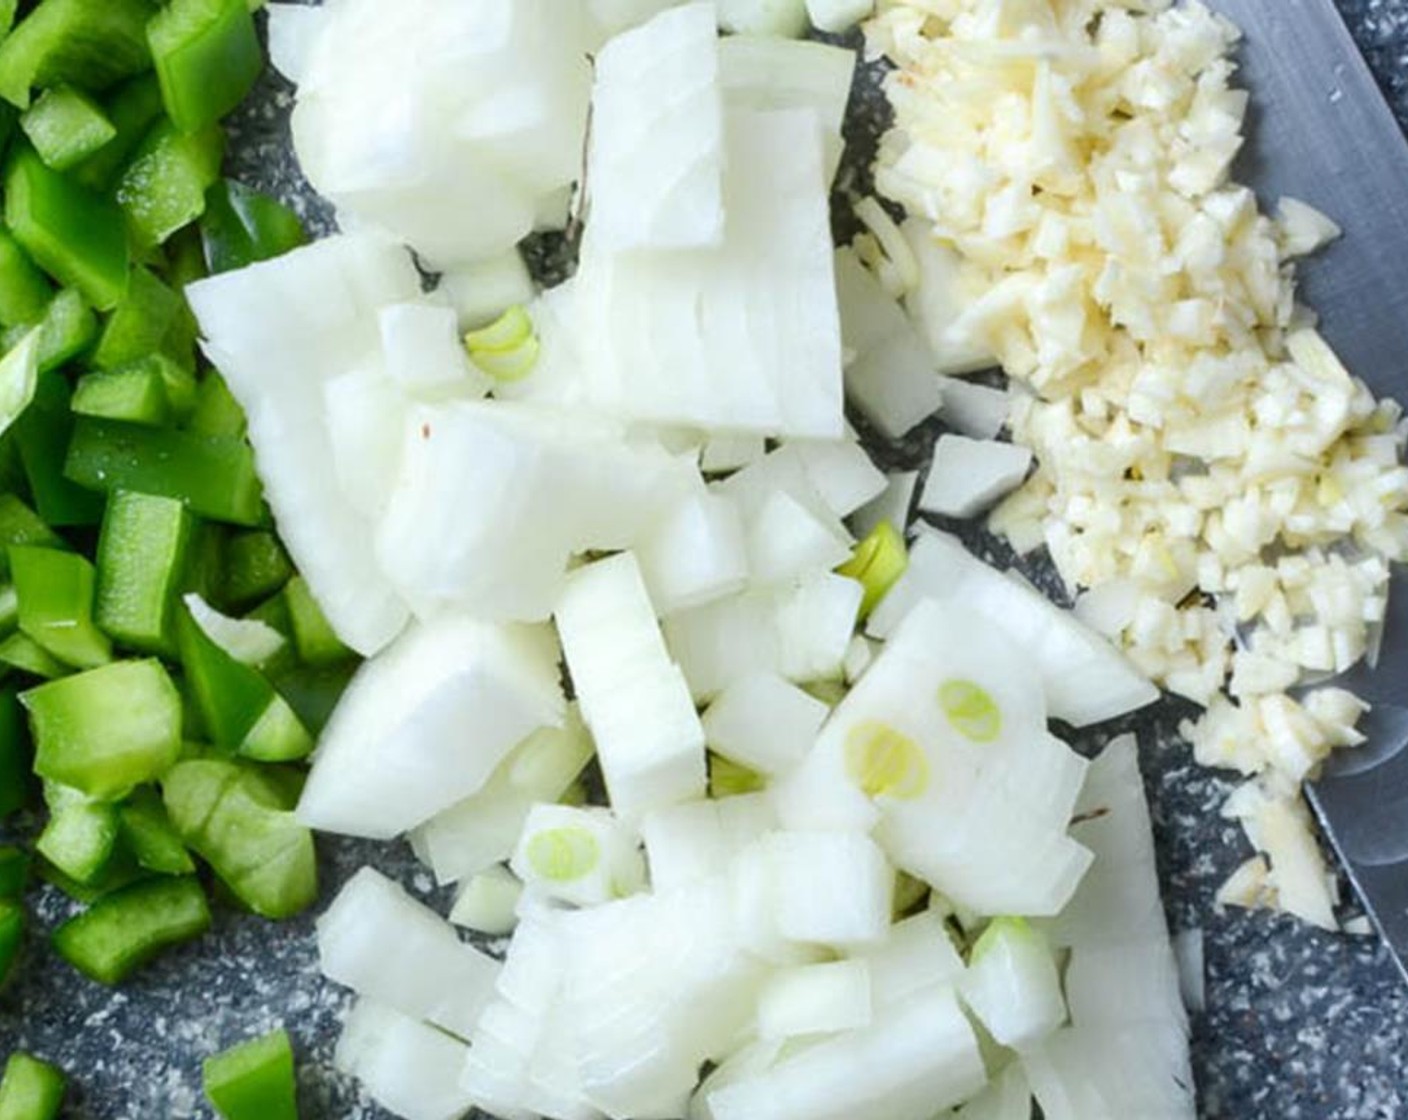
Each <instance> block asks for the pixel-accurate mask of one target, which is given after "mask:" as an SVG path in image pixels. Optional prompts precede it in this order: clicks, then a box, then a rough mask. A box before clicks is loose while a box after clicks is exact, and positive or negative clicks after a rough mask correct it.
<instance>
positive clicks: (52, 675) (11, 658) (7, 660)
mask: <svg viewBox="0 0 1408 1120" xmlns="http://www.w3.org/2000/svg"><path fill="white" fill-rule="evenodd" d="M0 665H6V666H9V667H10V668H11V669H16V670H18V671H19V672H21V673H28V674H29V675H30V676H32V677H39V678H40V679H41V680H46V681H51V680H55V679H56V678H58V677H64V676H67V675H68V674H69V673H71V672H73V670H72V669H71V668H69V666H67V665H65V664H64V663H63V662H62V661H60V660H59V659H58V658H57V657H55V656H54V655H53V654H52V653H50V652H49V651H48V650H47V649H45V648H44V647H43V646H41V645H40V644H39V643H38V642H36V641H35V640H34V639H33V638H31V637H30V636H29V635H28V634H20V633H15V634H11V635H10V636H9V637H8V638H5V639H4V640H3V641H0Z"/></svg>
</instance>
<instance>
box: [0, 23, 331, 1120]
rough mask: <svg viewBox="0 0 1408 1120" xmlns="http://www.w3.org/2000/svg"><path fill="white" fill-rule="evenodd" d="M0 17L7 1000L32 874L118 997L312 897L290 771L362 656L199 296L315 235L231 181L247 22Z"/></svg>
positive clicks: (312, 870)
mask: <svg viewBox="0 0 1408 1120" xmlns="http://www.w3.org/2000/svg"><path fill="white" fill-rule="evenodd" d="M0 8H3V14H4V28H3V29H4V31H5V32H6V34H5V35H4V37H3V40H0V96H3V98H4V101H3V102H0V143H3V159H4V163H3V206H4V224H3V228H2V229H0V328H3V347H4V357H3V359H0V676H3V681H0V827H4V828H5V829H6V834H7V835H8V836H9V837H10V838H11V839H12V840H19V839H20V838H22V837H23V838H27V839H28V840H30V841H32V845H31V844H29V843H25V844H24V846H21V845H20V844H18V843H9V844H6V845H5V846H3V847H0V982H2V981H3V980H4V979H5V978H6V977H7V976H8V974H9V973H10V972H11V971H12V969H13V968H14V967H15V966H16V962H17V960H18V958H19V956H20V953H21V950H22V948H23V944H24V941H25V924H26V923H25V907H24V902H23V895H24V892H25V888H26V885H27V883H28V880H29V877H30V873H31V870H34V871H37V873H38V874H39V876H41V877H42V878H43V879H46V880H47V881H49V882H50V883H53V884H55V885H57V886H58V887H59V888H60V889H61V890H62V891H64V892H65V893H66V894H68V895H69V896H71V897H72V898H73V899H74V900H75V901H76V902H77V903H79V904H80V905H81V907H82V909H81V911H80V912H78V913H76V914H75V915H74V916H73V917H72V918H71V919H70V920H68V921H66V922H64V923H63V924H62V925H61V926H60V927H59V928H58V929H57V930H56V931H55V932H54V934H53V939H52V942H53V947H54V948H55V949H56V950H57V951H58V952H59V953H60V954H61V955H62V956H64V957H65V958H66V959H67V960H69V961H70V962H71V963H72V964H73V965H74V966H75V967H77V968H79V969H80V970H82V971H83V972H85V973H86V974H88V975H89V976H91V977H93V978H94V979H95V980H99V981H102V982H104V983H108V984H113V983H117V982H118V981H120V980H122V979H123V978H124V977H125V976H127V975H128V974H129V973H130V972H131V971H132V970H133V969H134V968H136V967H138V966H139V965H141V964H142V963H144V962H145V961H147V960H149V959H151V957H152V956H153V955H155V954H156V953H157V952H159V951H160V950H162V949H163V948H165V947H167V946H169V945H172V944H175V943H177V942H180V941H184V940H187V939H190V938H192V937H195V936H197V935H199V934H200V933H202V932H203V931H204V930H205V929H206V928H207V926H208V924H209V922H210V908H209V903H208V893H209V887H208V885H207V883H211V882H213V880H214V879H218V880H219V882H220V883H222V884H223V887H224V888H225V893H226V894H227V895H228V897H230V898H231V899H232V900H234V901H235V902H236V904H238V905H240V906H243V907H246V908H248V909H250V910H253V911H255V912H256V913H259V914H263V915H267V916H270V917H284V916H288V915H291V914H293V913H295V912H297V911H299V910H301V909H303V908H305V907H306V906H308V905H309V904H310V903H311V902H312V901H313V900H314V899H315V897H316V895H317V869H316V865H315V861H314V852H313V838H312V834H311V832H310V831H309V830H308V829H307V828H306V827H304V826H303V825H301V824H299V823H298V822H297V821H296V820H295V818H294V816H293V813H292V809H293V807H294V804H295V803H296V801H297V798H298V795H299V791H300V789H301V785H302V780H303V774H302V771H301V769H300V768H299V767H298V766H297V765H296V764H297V763H298V762H299V760H300V759H302V758H303V757H304V756H306V755H307V754H308V753H309V751H310V750H311V749H312V746H313V742H314V737H315V735H316V733H317V731H318V730H319V728H320V727H321V724H322V722H323V720H324V719H325V718H326V716H327V713H328V711H329V710H330V709H331V706H332V704H333V702H334V701H335V699H336V697H337V695H338V694H339V693H340V691H341V689H342V687H343V685H344V684H345V682H346V680H347V678H348V676H349V675H350V673H351V671H352V668H353V666H354V661H355V657H354V655H353V654H352V652H351V651H350V650H349V649H348V648H347V647H346V646H345V645H343V644H342V642H341V641H339V640H338V639H337V637H336V636H335V634H334V633H333V632H332V630H331V629H330V627H329V626H328V624H327V622H326V620H325V618H324V616H323V614H322V612H321V610H320V609H319V607H318V606H317V603H316V601H315V600H314V598H313V597H312V595H311V594H310V592H309V589H308V586H307V584H306V583H304V581H303V580H302V579H301V578H299V577H298V575H297V574H296V573H295V571H294V568H293V566H292V564H291V563H290V561H289V559H288V556H287V554H286V552H285V551H284V549H283V546H282V545H281V544H280V542H279V540H278V538H277V536H276V535H275V532H274V526H273V522H272V519H271V517H270V514H269V511H268V508H267V507H266V505H265V503H264V500H263V497H262V488H261V485H260V482H259V479H258V477H257V475H256V472H255V463H254V456H253V452H252V450H251V448H250V446H249V444H248V442H247V441H246V439H245V419H244V415H243V412H242V410H241V409H240V406H239V405H238V403H236V401H235V400H234V398H233V397H232V396H231V394H230V392H229V390H228V389H227V387H226V386H225V383H224V382H223V380H222V379H221V377H220V375H219V374H218V373H217V372H216V371H215V370H213V369H211V368H210V367H209V365H208V364H207V363H205V362H204V361H203V360H202V359H201V357H200V355H199V353H198V350H197V346H196V343H197V326H196V322H195V319H194V317H193V315H192V313H191V310H190V308H189V306H188V304H187V303H186V300H185V297H184V294H183V289H184V287H185V285H187V284H188V283H190V282H191V281H193V280H196V279H199V278H201V277H204V276H206V275H209V274H214V273H219V272H223V271H227V270H230V269H237V268H241V267H244V266H246V265H248V264H250V263H251V262H253V261H256V260H262V259H266V258H269V257H274V256H277V255H279V254H281V253H283V252H285V251H287V250H289V249H291V248H293V247H295V246H297V245H299V244H302V243H303V241H304V240H305V238H304V235H303V230H302V227H301V225H300V223H299V220H298V218H297V217H296V216H295V215H294V213H293V212H292V211H291V210H289V209H287V208H286V207H284V206H283V205H281V204H280V203H278V202H276V201H274V200H272V199H270V198H267V197H265V196H262V195H260V194H258V193H256V192H254V191H252V190H250V189H249V188H247V187H245V186H243V185H241V184H239V183H237V182H233V181H228V180H224V179H222V178H221V177H220V167H221V161H222V157H223V153H224V148H225V144H226V137H225V133H224V131H223V130H222V127H221V123H220V122H221V118H222V117H224V116H225V115H226V114H227V113H228V112H229V111H230V110H231V109H233V108H235V106H236V105H238V104H239V102H240V101H241V100H242V99H243V98H244V97H245V95H246V94H247V93H248V91H249V90H250V89H251V87H252V85H253V83H254V82H255V80H256V79H257V78H258V77H259V75H260V74H261V73H262V71H263V67H264V58H263V51H262V49H261V47H260V44H259V40H258V37H257V34H256V29H255V23H254V17H253V15H252V14H251V11H250V9H249V7H248V5H247V4H246V3H245V0H174V2H172V3H170V4H167V5H164V6H158V5H156V4H154V3H150V2H148V0H43V2H41V3H39V4H38V5H36V6H33V7H31V8H30V9H29V10H28V11H27V13H26V14H24V15H23V17H22V18H21V19H20V20H19V22H18V23H15V24H14V25H13V27H12V26H11V23H12V22H13V20H14V17H15V10H16V6H15V5H14V4H10V5H8V6H0ZM41 806H42V808H41ZM202 867H204V868H208V869H209V872H210V874H211V876H213V879H207V881H206V883H203V882H202V878H203V875H204V873H203V872H202V870H201V869H202ZM12 1072H13V1078H14V1079H16V1081H15V1084H16V1085H18V1086H19V1087H12V1081H11V1078H10V1077H7V1079H6V1082H5V1086H4V1087H3V1088H0V1115H4V1116H6V1117H7V1118H9V1117H23V1118H26V1120H27V1118H28V1117H30V1116H48V1115H50V1113H49V1112H48V1111H45V1106H44V1105H43V1104H42V1103H33V1104H31V1105H28V1106H21V1105H12V1101H16V1100H27V1099H32V1100H33V1101H34V1102H42V1101H44V1100H47V1099H49V1097H50V1096H52V1095H53V1093H54V1092H56V1090H54V1089H53V1088H52V1085H53V1079H52V1077H50V1076H49V1075H48V1074H46V1073H44V1072H43V1070H42V1069H41V1067H38V1066H33V1065H29V1066H26V1065H24V1064H23V1063H20V1064H19V1065H18V1066H16V1067H15V1069H14V1070H13V1071H12ZM26 1085H27V1086H29V1087H28V1088H26V1087H24V1086H26ZM7 1108H11V1109H12V1111H6V1109H7ZM26 1108H28V1109H29V1111H26ZM245 1115H252V1114H250V1113H245ZM261 1115H263V1114H261Z"/></svg>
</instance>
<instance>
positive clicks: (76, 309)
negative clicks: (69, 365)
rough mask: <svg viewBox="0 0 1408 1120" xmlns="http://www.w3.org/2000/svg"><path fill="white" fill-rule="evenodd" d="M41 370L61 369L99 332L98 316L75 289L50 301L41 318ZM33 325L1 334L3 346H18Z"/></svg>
mask: <svg viewBox="0 0 1408 1120" xmlns="http://www.w3.org/2000/svg"><path fill="white" fill-rule="evenodd" d="M39 328H40V330H39V372H40V373H48V372H49V371H50V370H54V369H58V368H59V366H61V365H63V364H64V363H65V362H67V361H68V360H69V359H70V358H75V357H77V356H78V355H79V354H82V353H83V352H84V351H85V350H87V349H88V346H89V344H90V343H91V342H92V341H93V339H95V338H96V337H97V335H98V317H97V316H96V315H95V314H93V309H92V308H91V307H89V306H88V302H87V300H85V299H84V298H83V296H82V295H81V294H80V293H79V292H78V291H77V290H76V289H74V288H64V289H63V290H62V291H60V292H58V293H57V294H56V295H55V296H54V298H53V299H51V300H50V301H49V304H48V306H47V307H46V308H45V309H44V314H43V316H42V318H40V320H39ZM31 329H32V328H31V327H30V326H27V325H25V324H20V325H18V326H14V327H9V328H7V329H6V330H5V331H4V332H3V334H0V348H4V349H6V350H8V349H10V348H11V347H14V346H17V345H18V344H19V343H20V342H21V341H22V340H23V339H24V337H25V335H27V334H28V333H29V332H30V330H31Z"/></svg>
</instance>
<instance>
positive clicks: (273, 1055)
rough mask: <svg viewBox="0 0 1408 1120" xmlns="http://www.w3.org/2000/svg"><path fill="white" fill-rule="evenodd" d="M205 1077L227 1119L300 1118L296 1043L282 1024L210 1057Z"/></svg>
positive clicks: (212, 1098)
mask: <svg viewBox="0 0 1408 1120" xmlns="http://www.w3.org/2000/svg"><path fill="white" fill-rule="evenodd" d="M202 1080H203V1082H204V1084H205V1095H206V1096H207V1097H208V1098H209V1099H210V1103H211V1104H212V1105H214V1106H215V1110H216V1111H217V1112H218V1113H219V1114H220V1115H221V1116H222V1117H224V1120H298V1100H297V1082H296V1081H295V1079H294V1069H293V1045H292V1044H291V1043H290V1042H289V1038H288V1032H286V1031H284V1030H283V1029H282V1028H281V1029H279V1030H276V1031H271V1032H270V1033H268V1034H266V1035H263V1036H262V1037H260V1038H254V1039H250V1041H248V1042H243V1043H241V1044H240V1045H238V1046H232V1047H231V1048H230V1049H228V1050H225V1051H223V1052H222V1053H219V1054H216V1055H215V1056H214V1057H213V1058H207V1059H206V1060H205V1063H204V1066H203V1068H202Z"/></svg>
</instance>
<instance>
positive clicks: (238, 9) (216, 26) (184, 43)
mask: <svg viewBox="0 0 1408 1120" xmlns="http://www.w3.org/2000/svg"><path fill="white" fill-rule="evenodd" d="M147 40H148V42H149V43H150V45H151V52H152V61H153V64H154V65H155V67H156V73H157V77H158V78H159V79H160V81H161V95H162V98H163V99H164V100H165V102H166V112H167V115H168V116H170V117H171V119H172V121H174V122H175V123H176V126H177V127H178V128H180V129H181V131H182V132H197V131H199V130H200V129H202V128H208V127H209V126H210V125H213V124H215V123H217V122H218V121H219V120H220V118H221V117H223V116H224V115H225V114H226V113H228V112H229V111H230V110H231V109H233V108H234V107H235V106H236V105H238V104H239V103H240V102H241V101H243V100H244V98H245V94H247V93H248V92H249V91H250V89H251V88H252V87H253V85H254V83H255V81H256V80H257V79H258V77H259V75H260V73H261V72H262V71H263V69H264V52H263V51H262V50H261V49H260V47H259V39H258V36H257V35H256V34H255V31H254V17H253V16H252V15H251V14H250V7H249V4H248V0H171V2H170V3H169V4H168V5H167V6H166V7H165V8H163V9H162V10H161V12H160V13H158V14H157V15H156V16H154V17H153V18H152V21H151V23H150V24H148V25H147Z"/></svg>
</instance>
